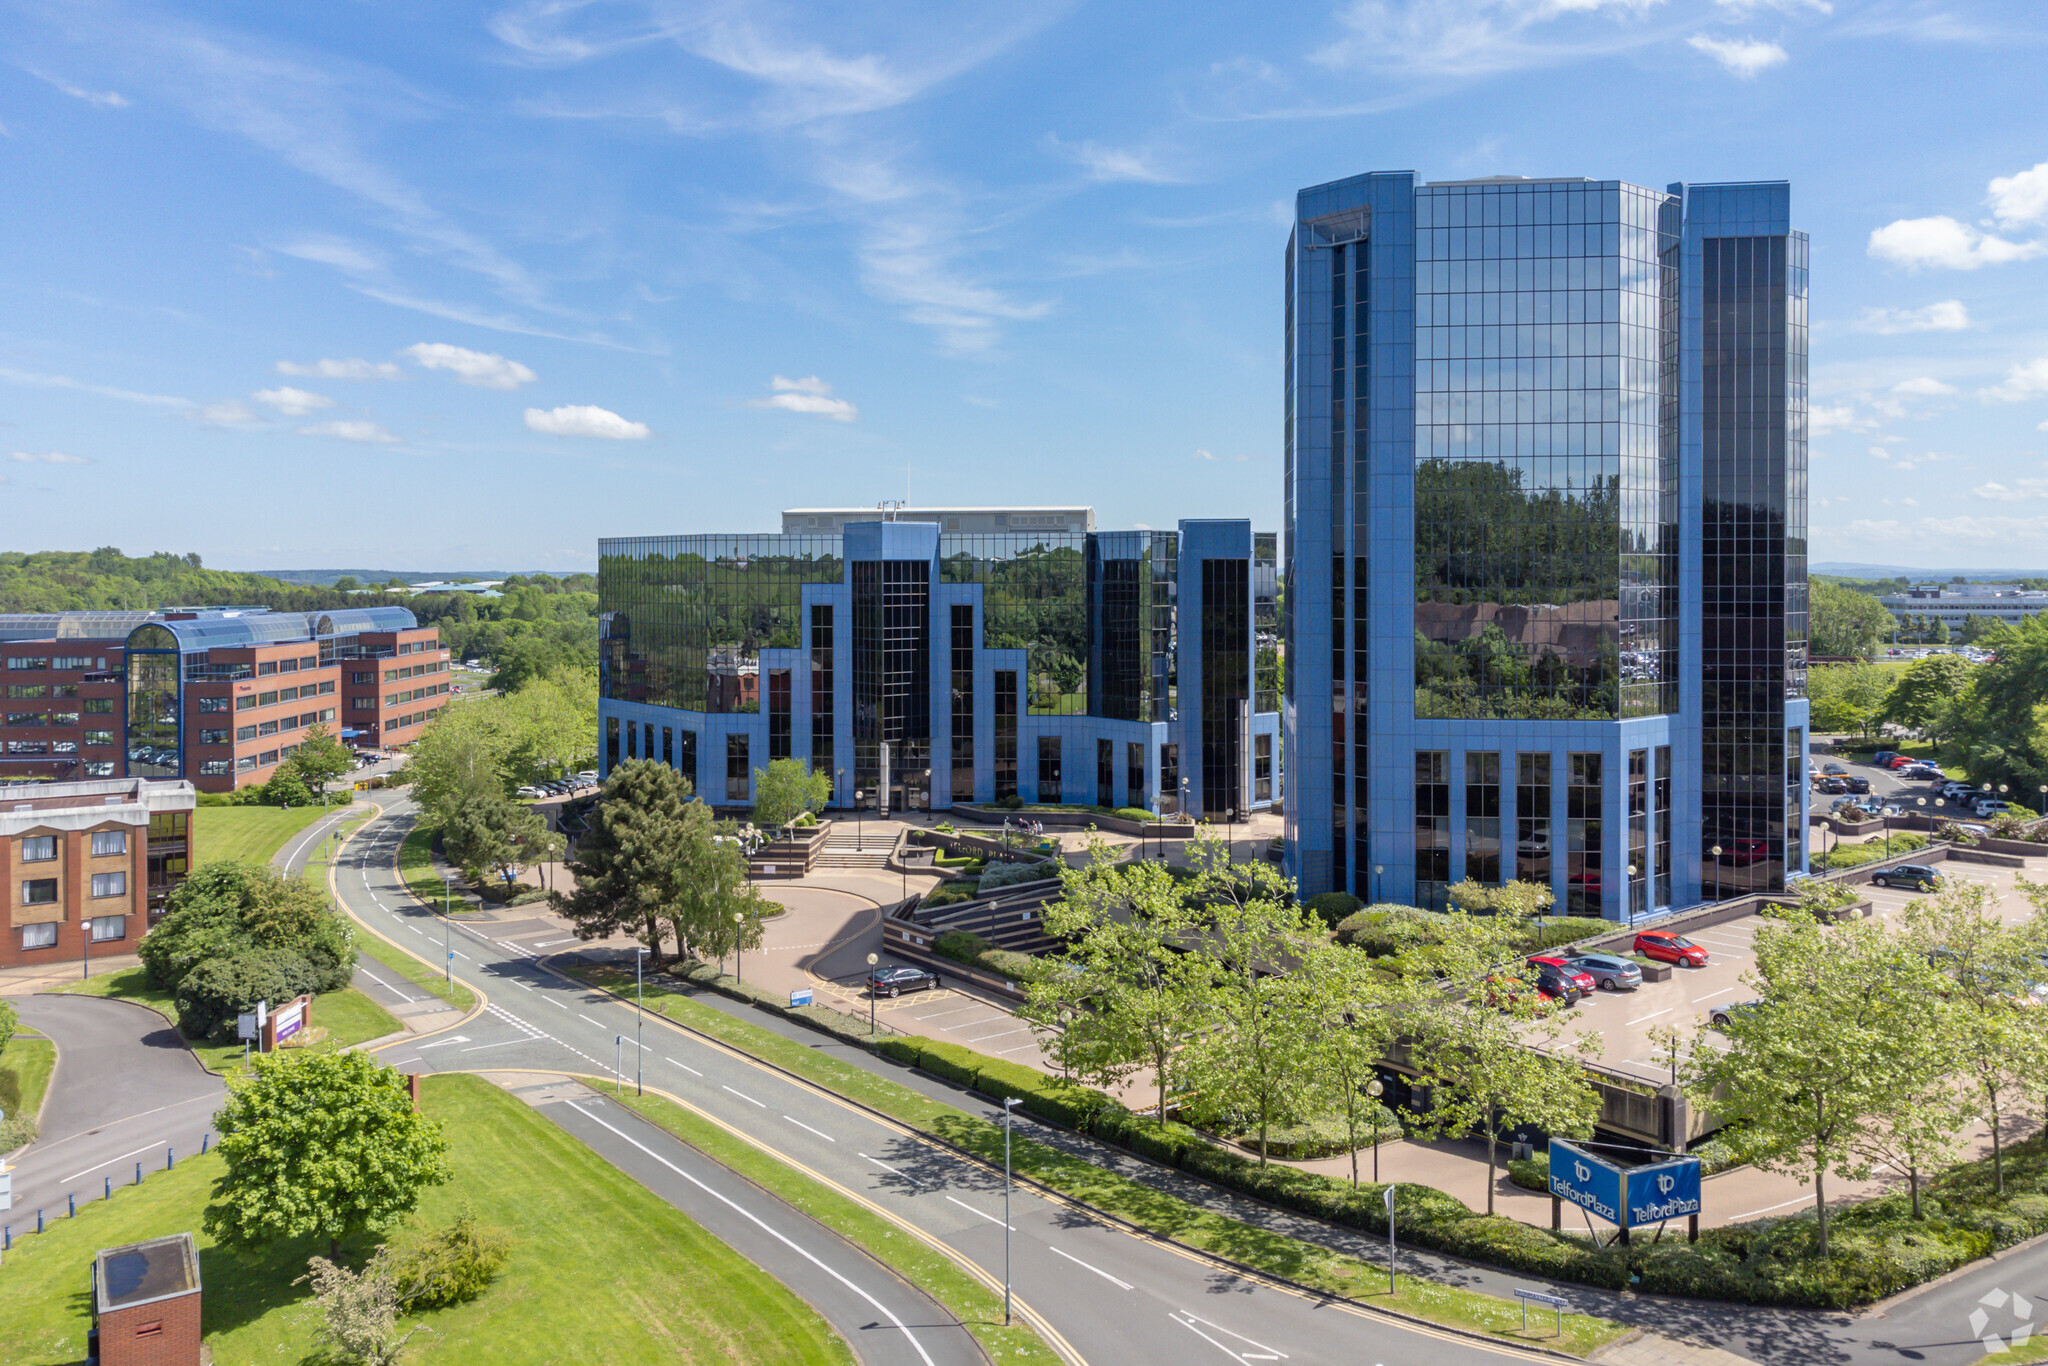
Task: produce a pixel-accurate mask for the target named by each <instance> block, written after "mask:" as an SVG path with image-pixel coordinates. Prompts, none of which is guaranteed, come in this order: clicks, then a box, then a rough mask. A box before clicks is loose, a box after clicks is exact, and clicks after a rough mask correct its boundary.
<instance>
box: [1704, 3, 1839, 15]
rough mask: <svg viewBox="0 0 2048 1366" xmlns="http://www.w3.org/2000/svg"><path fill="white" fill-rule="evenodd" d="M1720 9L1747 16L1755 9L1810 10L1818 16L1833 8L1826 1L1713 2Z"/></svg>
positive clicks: (1831, 10)
mask: <svg viewBox="0 0 2048 1366" xmlns="http://www.w3.org/2000/svg"><path fill="white" fill-rule="evenodd" d="M1714 3H1715V4H1717V5H1719V6H1720V7H1721V8H1722V9H1725V10H1733V11H1734V12H1735V13H1737V14H1748V13H1749V12H1750V11H1751V10H1756V9H1777V10H1803V9H1810V10H1813V11H1815V12H1817V13H1820V14H1833V13H1834V12H1835V7H1834V6H1833V5H1832V4H1830V3H1828V0H1714Z"/></svg>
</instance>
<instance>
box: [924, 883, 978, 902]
mask: <svg viewBox="0 0 2048 1366" xmlns="http://www.w3.org/2000/svg"><path fill="white" fill-rule="evenodd" d="M977 885H978V884H976V882H975V881H974V880H973V879H972V878H956V879H954V880H953V881H951V882H941V883H940V884H939V885H938V886H936V887H934V888H932V889H931V890H930V891H929V892H926V893H925V897H924V901H923V902H922V903H921V904H923V905H925V906H955V905H958V904H959V903H960V902H963V901H972V900H974V894H975V891H976V889H977Z"/></svg>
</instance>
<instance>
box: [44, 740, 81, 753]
mask: <svg viewBox="0 0 2048 1366" xmlns="http://www.w3.org/2000/svg"><path fill="white" fill-rule="evenodd" d="M50 753H52V754H76V753H78V741H76V740H58V741H56V742H55V743H54V744H52V745H51V746H50Z"/></svg>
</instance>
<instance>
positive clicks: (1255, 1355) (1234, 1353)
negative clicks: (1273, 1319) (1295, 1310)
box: [1167, 1309, 1287, 1361]
mask: <svg viewBox="0 0 2048 1366" xmlns="http://www.w3.org/2000/svg"><path fill="white" fill-rule="evenodd" d="M1167 1317H1168V1318H1170V1319H1172V1320H1173V1321H1174V1322H1175V1323H1177V1324H1179V1325H1180V1326H1181V1327H1183V1328H1185V1329H1187V1330H1188V1331H1189V1332H1190V1333H1193V1334H1194V1335H1195V1336H1196V1337H1198V1338H1200V1339H1202V1340H1203V1341H1204V1342H1206V1343H1208V1344H1209V1345H1210V1346H1212V1347H1214V1348H1215V1349H1216V1350H1217V1351H1219V1352H1222V1353H1224V1354H1226V1355H1228V1356H1230V1357H1232V1358H1234V1359H1235V1360H1237V1361H1285V1360H1287V1354H1286V1353H1285V1352H1276V1351H1274V1350H1273V1349H1272V1348H1271V1347H1268V1346H1266V1345H1265V1344H1263V1343H1258V1342H1253V1341H1252V1340H1251V1339H1250V1338H1248V1337H1246V1336H1245V1335H1244V1334H1242V1333H1233V1332H1231V1331H1230V1330H1229V1329H1228V1328H1224V1327H1222V1326H1220V1325H1218V1324H1214V1323H1210V1322H1209V1320H1207V1319H1205V1318H1198V1317H1196V1316H1195V1315H1193V1314H1190V1313H1188V1311H1187V1310H1185V1309H1182V1310H1179V1311H1177V1312H1174V1313H1169V1314H1168V1315H1167ZM1198 1323H1200V1324H1206V1325H1207V1326H1208V1327H1210V1328H1214V1329H1215V1330H1216V1331H1217V1332H1219V1333H1221V1334H1223V1335H1224V1336H1225V1337H1233V1338H1236V1339H1237V1340H1238V1341H1239V1342H1242V1343H1244V1344H1245V1345H1246V1346H1249V1347H1256V1348H1258V1349H1259V1350H1258V1351H1256V1352H1240V1351H1238V1350H1237V1349H1235V1348H1234V1347H1231V1346H1230V1345H1229V1344H1227V1343H1222V1342H1218V1341H1217V1340H1216V1339H1215V1338H1212V1337H1210V1336H1209V1335H1208V1334H1207V1333H1205V1332H1203V1331H1202V1330H1201V1329H1200V1328H1197V1327H1195V1325H1196V1324H1198Z"/></svg>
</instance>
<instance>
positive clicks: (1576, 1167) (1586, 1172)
mask: <svg viewBox="0 0 2048 1366" xmlns="http://www.w3.org/2000/svg"><path fill="white" fill-rule="evenodd" d="M1572 1175H1573V1176H1576V1177H1578V1178H1579V1184H1580V1185H1582V1186H1583V1185H1585V1184H1586V1183H1587V1182H1588V1181H1591V1180H1592V1179H1593V1169H1592V1168H1591V1167H1589V1166H1587V1165H1586V1164H1585V1163H1583V1162H1574V1163H1572Z"/></svg>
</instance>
